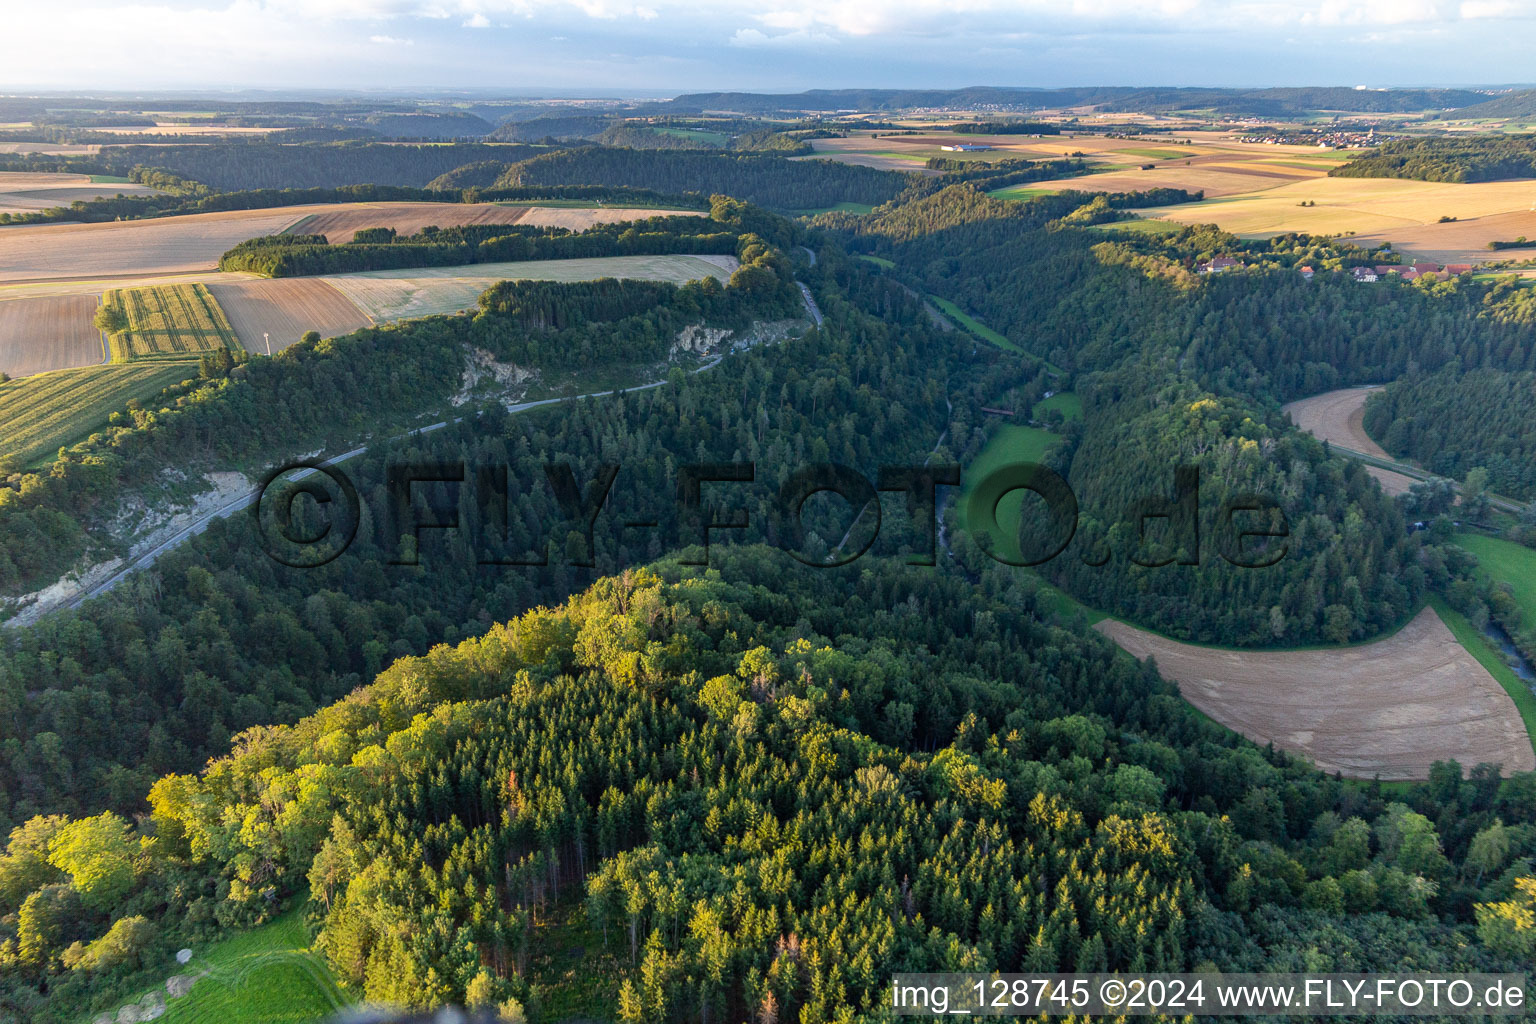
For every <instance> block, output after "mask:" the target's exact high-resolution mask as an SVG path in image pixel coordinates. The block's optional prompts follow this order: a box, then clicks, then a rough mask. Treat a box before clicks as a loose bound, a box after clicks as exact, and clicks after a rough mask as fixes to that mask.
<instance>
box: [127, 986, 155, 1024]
mask: <svg viewBox="0 0 1536 1024" xmlns="http://www.w3.org/2000/svg"><path fill="white" fill-rule="evenodd" d="M164 1013H165V997H164V996H162V995H161V994H160V993H159V992H150V993H149V994H147V995H146V996H145V997H144V998H143V999H140V1000H139V1001H138V1002H136V1003H129V1004H128V1005H127V1006H121V1007H118V1010H117V1024H142V1022H144V1021H149V1020H154V1019H155V1018H157V1017H159V1016H161V1015H163V1014H164Z"/></svg>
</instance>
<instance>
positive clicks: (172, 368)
mask: <svg viewBox="0 0 1536 1024" xmlns="http://www.w3.org/2000/svg"><path fill="white" fill-rule="evenodd" d="M196 372H197V368H196V367H195V366H194V367H190V368H189V367H188V364H186V363H155V362H149V363H135V364H132V365H127V366H123V365H118V364H112V365H108V366H91V367H87V368H85V369H81V370H60V371H58V372H56V373H40V374H37V375H36V376H32V377H26V378H23V379H21V380H13V381H7V382H6V383H4V384H0V455H3V456H12V457H15V458H16V459H18V460H19V462H20V464H21V465H22V466H34V465H37V464H39V463H44V462H48V461H51V460H52V459H53V457H54V455H55V454H57V453H58V450H59V449H60V448H62V447H64V446H66V445H71V444H74V443H75V442H76V441H81V440H84V439H85V438H87V437H89V436H90V435H91V434H92V433H94V432H95V431H97V430H100V429H101V428H102V427H104V426H106V425H107V417H109V416H111V415H112V413H114V412H117V411H119V410H121V409H122V408H123V406H124V405H125V404H127V402H128V400H129V399H130V398H137V399H139V400H141V401H143V400H146V399H149V398H152V397H154V396H155V395H157V394H159V393H160V390H161V389H162V388H165V387H167V386H169V385H171V384H175V383H178V382H180V381H182V380H184V379H186V378H187V377H190V376H195V375H196Z"/></svg>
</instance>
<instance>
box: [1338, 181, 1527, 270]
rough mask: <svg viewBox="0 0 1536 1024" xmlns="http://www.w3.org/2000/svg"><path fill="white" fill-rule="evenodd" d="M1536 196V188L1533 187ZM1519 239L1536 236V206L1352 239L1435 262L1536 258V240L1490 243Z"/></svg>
mask: <svg viewBox="0 0 1536 1024" xmlns="http://www.w3.org/2000/svg"><path fill="white" fill-rule="evenodd" d="M1532 199H1536V189H1532ZM1517 238H1530V239H1536V209H1530V210H1517V211H1515V212H1513V213H1496V214H1492V215H1490V216H1487V217H1472V218H1469V219H1467V220H1456V221H1451V222H1450V223H1447V224H1440V223H1438V222H1437V223H1434V224H1423V225H1418V226H1414V227H1400V228H1390V229H1384V230H1381V231H1368V232H1363V233H1361V234H1359V235H1356V236H1355V237H1354V238H1352V239H1350V241H1351V242H1354V243H1355V244H1356V245H1363V246H1365V247H1367V248H1369V247H1370V246H1373V245H1379V244H1380V243H1382V242H1391V243H1392V247H1393V248H1394V249H1396V250H1397V251H1398V252H1400V253H1404V254H1406V255H1408V256H1411V257H1413V258H1415V259H1419V260H1425V261H1428V262H1434V263H1486V262H1488V261H1489V260H1511V259H1512V260H1528V259H1536V242H1533V243H1532V245H1531V247H1530V248H1528V249H1500V250H1493V249H1490V248H1488V243H1489V242H1512V241H1514V240H1515V239H1517Z"/></svg>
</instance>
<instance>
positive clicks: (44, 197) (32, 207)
mask: <svg viewBox="0 0 1536 1024" xmlns="http://www.w3.org/2000/svg"><path fill="white" fill-rule="evenodd" d="M156 191H157V190H156V189H152V188H150V187H149V186H147V185H134V184H132V183H128V182H105V181H101V180H99V179H97V178H93V177H92V176H90V175H88V174H52V173H40V172H33V171H0V213H36V212H37V211H38V210H46V209H49V208H50V207H54V206H68V205H69V204H70V203H73V202H75V201H76V200H88V199H99V198H101V197H103V196H115V195H117V194H118V193H122V194H123V195H130V196H131V195H153V194H155V193H156Z"/></svg>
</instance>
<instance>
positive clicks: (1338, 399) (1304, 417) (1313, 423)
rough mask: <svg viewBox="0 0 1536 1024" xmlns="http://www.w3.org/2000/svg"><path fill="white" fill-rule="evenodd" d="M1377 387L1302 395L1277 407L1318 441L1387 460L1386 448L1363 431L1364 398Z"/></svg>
mask: <svg viewBox="0 0 1536 1024" xmlns="http://www.w3.org/2000/svg"><path fill="white" fill-rule="evenodd" d="M1380 390H1381V387H1380V386H1377V387H1369V388H1342V389H1340V390H1338V391H1328V392H1325V393H1323V394H1321V395H1313V396H1312V397H1311V398H1303V399H1300V400H1299V401H1295V402H1290V403H1288V404H1286V405H1283V406H1281V407H1280V411H1281V412H1284V413H1288V414H1289V415H1290V417H1291V422H1292V423H1294V424H1296V426H1297V427H1299V428H1301V429H1302V430H1305V431H1306V432H1307V433H1309V434H1311V435H1312V436H1313V437H1315V438H1317V439H1318V440H1319V441H1327V442H1328V443H1329V444H1335V445H1338V446H1339V447H1341V448H1349V449H1351V450H1353V451H1357V452H1361V453H1362V454H1365V455H1374V456H1376V457H1377V458H1378V459H1390V458H1391V457H1392V456H1390V455H1388V454H1387V453H1386V450H1385V449H1383V448H1382V447H1381V445H1379V444H1377V443H1376V442H1375V441H1372V440H1371V435H1369V434H1367V433H1366V432H1365V427H1364V425H1363V424H1362V422H1361V421H1362V420H1363V419H1364V417H1365V401H1366V399H1368V398H1370V397H1371V394H1372V393H1373V392H1376V391H1380Z"/></svg>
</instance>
